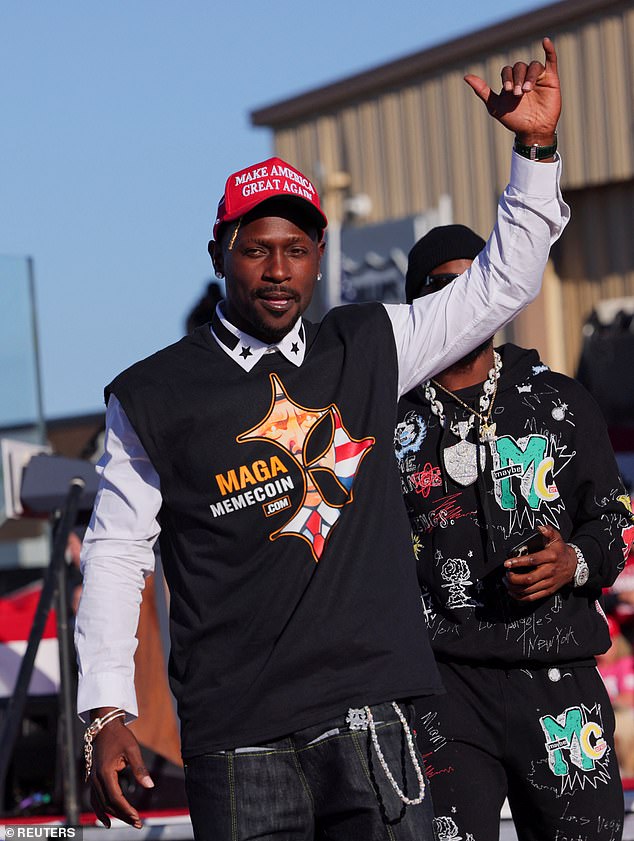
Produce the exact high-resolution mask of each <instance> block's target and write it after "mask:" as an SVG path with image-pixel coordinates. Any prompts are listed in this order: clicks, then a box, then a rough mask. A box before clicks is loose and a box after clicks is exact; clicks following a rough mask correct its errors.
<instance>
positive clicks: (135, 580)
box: [75, 153, 569, 718]
mask: <svg viewBox="0 0 634 841" xmlns="http://www.w3.org/2000/svg"><path fill="white" fill-rule="evenodd" d="M560 171H561V164H560V161H559V159H558V160H556V161H555V162H554V163H534V162H531V161H527V160H525V159H524V158H522V157H520V156H518V155H516V154H515V153H513V158H512V165H511V176H510V180H509V185H508V186H507V188H506V190H505V192H504V194H503V196H502V197H501V199H500V203H499V205H498V216H497V221H496V225H495V228H494V230H493V233H492V234H491V237H490V238H489V241H488V242H487V245H486V247H485V249H484V251H483V252H482V253H481V254H480V255H478V257H477V258H476V259H475V260H474V262H473V264H472V265H471V267H470V268H469V270H468V271H467V272H465V274H464V275H463V276H461V277H460V278H458V279H457V280H456V281H455V282H453V283H451V284H450V285H449V286H447V287H445V289H442V290H440V291H438V292H436V293H434V294H433V295H429V296H425V297H424V298H419V299H417V300H416V301H414V303H413V304H412V305H411V306H410V305H405V304H403V305H385V309H386V311H387V314H388V316H389V319H390V321H391V324H392V328H393V332H394V339H395V343H396V350H397V359H398V370H399V395H402V394H404V393H405V392H407V391H409V390H410V389H411V388H412V387H414V386H415V385H417V384H418V383H419V382H422V381H423V380H425V379H428V378H429V377H430V376H433V375H434V374H435V373H437V372H438V371H440V370H443V369H444V368H446V367H448V366H449V365H451V364H452V363H453V362H456V361H458V360H459V359H461V358H462V357H463V356H464V355H465V354H466V353H468V352H469V351H470V350H472V349H473V348H474V347H476V346H477V345H479V344H481V343H482V342H483V341H485V340H486V339H488V338H490V337H491V336H492V335H493V334H494V333H495V332H496V330H498V329H499V328H500V327H502V326H503V325H504V324H506V323H507V322H508V321H510V320H511V319H512V318H513V317H514V316H515V315H516V314H517V313H518V312H519V311H520V310H521V309H522V308H523V307H524V306H526V304H527V303H529V302H530V301H531V300H532V299H533V298H534V297H535V296H536V295H537V293H538V292H539V287H540V284H541V277H542V274H543V271H544V268H545V265H546V261H547V259H548V253H549V250H550V246H551V245H552V243H553V242H554V241H555V240H556V239H557V238H558V237H559V236H560V234H561V232H562V230H563V229H564V227H565V225H566V224H567V222H568V219H569V209H568V207H567V205H566V204H565V203H564V201H563V199H562V196H561V192H560V189H559V178H560ZM221 320H222V326H223V328H224V333H225V336H226V335H228V336H230V337H233V339H232V341H228V342H227V341H226V340H225V341H223V340H222V338H221V337H219V336H218V335H217V334H216V333H214V337H215V338H216V340H217V341H218V344H219V345H220V346H221V347H222V348H223V350H225V351H226V352H227V353H228V354H229V355H230V356H231V357H232V358H233V359H234V361H235V362H236V364H238V365H240V366H241V367H243V368H244V369H245V370H250V369H251V368H252V367H253V366H254V365H256V364H257V362H258V361H259V359H260V358H261V356H262V355H263V354H264V353H270V352H279V353H282V354H283V355H284V356H285V357H286V358H287V359H289V360H290V361H291V362H292V363H293V364H295V365H301V364H302V362H303V358H304V352H305V347H304V343H303V332H302V325H301V319H299V320H298V322H297V323H296V324H295V326H294V328H293V330H292V331H291V332H290V333H289V334H288V335H287V336H285V337H284V338H283V339H282V340H281V341H280V342H279V343H278V344H277V345H273V346H267V345H264V344H263V343H262V342H259V341H258V340H257V339H255V338H253V337H251V336H248V335H247V334H244V333H242V332H241V331H239V330H238V329H237V328H235V327H234V326H233V325H232V324H230V323H229V322H227V321H226V320H225V319H224V318H222V319H221ZM242 347H248V348H249V350H250V353H249V354H248V355H244V356H243V355H241V353H240V349H241V348H242ZM297 349H299V352H298V350H297ZM98 470H99V471H100V474H101V483H100V488H99V492H98V494H97V499H96V501H95V508H94V511H93V516H92V520H91V523H90V526H89V528H88V530H87V532H86V536H85V539H84V544H83V550H82V572H83V575H84V588H83V593H82V598H81V603H80V606H79V611H78V614H77V619H76V626H75V644H76V647H77V655H78V665H79V690H78V710H79V713H80V715H81V716H82V718H86V714H87V712H88V711H89V710H91V709H94V708H96V707H102V706H113V707H120V708H122V709H125V710H126V711H127V713H128V716H129V717H130V718H133V717H135V716H136V715H137V713H138V709H137V703H136V696H135V691H134V660H133V656H134V651H135V649H136V645H137V641H136V638H135V634H136V629H137V623H138V615H139V605H140V602H141V592H142V589H143V583H144V578H145V576H146V575H148V574H149V573H151V572H152V570H153V568H154V552H153V545H154V543H155V541H156V539H157V537H158V534H159V531H160V527H159V524H158V519H157V518H158V513H159V510H160V508H161V503H162V497H161V488H160V481H159V477H158V474H157V472H156V470H155V468H154V466H153V465H152V464H151V462H150V460H149V458H148V456H147V454H146V452H145V450H144V449H143V447H142V445H141V443H140V441H139V438H138V436H137V434H136V432H135V431H134V429H133V427H132V425H131V424H130V422H129V420H128V418H127V417H126V414H125V412H124V410H123V408H122V406H121V404H120V403H119V401H118V400H117V399H116V397H114V395H112V396H111V397H110V400H109V402H108V408H107V412H106V436H105V452H104V455H103V457H102V459H101V461H100V462H99V465H98Z"/></svg>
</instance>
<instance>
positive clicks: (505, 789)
mask: <svg viewBox="0 0 634 841" xmlns="http://www.w3.org/2000/svg"><path fill="white" fill-rule="evenodd" d="M484 244H485V243H484V240H483V239H481V238H480V237H479V236H478V235H477V234H475V233H474V232H473V231H472V230H471V229H469V228H467V227H465V226H464V225H447V226H441V227H438V228H434V229H433V230H431V231H430V232H429V233H428V234H426V235H425V236H424V237H422V239H420V240H419V241H418V242H417V243H416V244H415V245H414V247H413V248H412V250H411V251H410V254H409V261H408V269H407V278H406V298H407V300H408V301H413V300H415V299H417V298H419V297H421V298H422V299H423V300H425V299H433V298H434V297H435V296H436V295H438V294H439V290H444V289H446V288H447V287H448V286H449V287H453V289H454V292H455V294H460V293H461V288H460V287H461V282H462V279H461V275H462V273H463V272H464V271H465V270H466V269H467V268H468V267H469V266H470V265H471V264H472V262H473V260H474V259H476V258H477V256H478V255H479V254H480V252H481V250H482V249H483V248H484ZM462 294H465V295H468V292H467V291H466V290H465V291H464V292H463V293H462ZM399 419H400V423H399V425H398V426H397V429H396V435H395V447H396V454H397V457H398V461H399V466H400V471H401V481H402V487H403V492H404V498H405V501H406V505H407V508H408V512H409V516H410V522H411V526H412V531H413V537H414V549H415V554H416V556H417V562H418V574H419V580H420V585H421V590H422V598H423V608H424V613H425V617H426V619H427V624H428V627H429V632H430V638H431V643H432V648H433V651H434V654H435V655H436V658H437V661H438V666H439V670H440V674H441V677H442V680H443V683H444V685H445V688H446V690H447V695H445V696H438V697H429V698H420V699H418V700H417V701H416V713H417V716H416V729H417V734H418V743H419V747H420V748H421V752H422V753H423V756H424V757H425V760H426V768H427V773H428V776H429V779H430V785H431V791H432V796H433V801H434V809H435V812H436V815H437V820H438V821H439V822H441V823H442V825H443V826H444V827H445V828H451V830H452V831H455V835H456V836H457V835H459V836H460V837H462V838H473V839H476V841H488V839H492V838H497V837H498V835H499V823H500V810H501V807H502V804H503V802H504V799H505V797H508V801H509V804H510V807H511V812H512V814H513V819H514V823H515V827H516V830H517V834H518V838H519V839H520V841H556V839H561V838H563V837H570V828H571V826H583V825H584V821H586V820H588V821H590V820H592V822H593V824H595V830H596V831H595V832H593V835H592V837H593V839H604V841H614V839H615V838H616V837H617V834H618V837H620V831H621V830H622V826H623V792H622V787H621V780H620V778H619V769H618V763H617V761H616V757H615V753H614V719H613V714H612V709H611V707H610V701H609V698H608V696H607V694H606V691H605V687H604V686H603V683H602V682H601V678H600V677H599V676H598V674H597V670H596V668H594V667H595V656H596V655H597V654H600V653H602V652H604V651H605V650H606V649H607V648H608V646H609V644H610V643H609V633H608V626H607V623H606V619H605V616H604V614H603V612H602V610H601V608H600V606H599V604H598V599H599V597H600V595H601V589H602V587H605V586H606V585H608V584H610V583H611V582H612V581H614V579H615V578H616V576H617V574H618V572H619V570H620V569H622V568H623V564H624V541H623V537H624V534H625V532H626V531H627V529H628V528H630V527H631V526H632V517H631V509H629V508H628V506H627V505H626V504H625V500H626V497H625V492H624V488H623V485H622V483H621V480H620V476H619V472H618V469H617V465H616V462H615V459H614V454H613V453H612V449H611V446H610V442H609V438H608V435H607V429H606V425H605V422H604V421H603V418H602V417H601V414H600V412H599V409H598V407H597V406H596V404H595V403H594V401H593V400H592V398H591V397H590V395H589V394H588V393H587V392H586V391H585V389H584V388H583V387H582V386H581V385H579V384H578V383H577V382H576V381H574V380H572V379H570V378H569V377H565V376H563V375H561V374H556V373H554V372H551V371H550V370H549V368H548V366H546V365H545V364H544V363H543V362H542V361H541V360H540V358H539V356H538V354H537V352H536V351H534V350H526V349H524V348H520V347H516V346H515V345H512V344H510V343H507V344H505V345H502V346H501V347H498V348H494V346H493V339H491V338H487V339H486V340H485V341H484V342H483V343H482V344H480V345H479V346H478V347H476V349H475V350H474V351H472V352H471V353H469V354H467V355H466V356H465V357H464V358H462V359H461V360H459V361H458V362H456V363H454V364H453V365H451V366H450V367H448V368H446V369H445V370H443V371H442V372H440V373H439V374H438V375H436V377H434V378H432V379H429V380H427V381H426V382H424V383H422V384H421V385H419V386H417V387H416V388H415V389H414V390H413V391H411V392H410V393H409V394H406V395H405V396H404V397H403V398H402V399H401V401H400V403H399ZM515 556H517V557H515ZM447 837H454V836H449V835H448V836H447ZM575 837H576V832H575Z"/></svg>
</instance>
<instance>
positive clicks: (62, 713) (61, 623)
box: [55, 521, 79, 826]
mask: <svg viewBox="0 0 634 841" xmlns="http://www.w3.org/2000/svg"><path fill="white" fill-rule="evenodd" d="M60 525H61V524H60ZM73 525H74V521H73V523H71V524H70V527H69V531H70V528H72V526H73ZM67 542H68V532H66V541H65V543H64V546H66V543H67ZM56 596H57V598H56V600H55V607H56V611H57V646H58V651H59V673H60V708H59V724H60V730H61V740H60V745H61V752H60V753H61V766H62V784H63V791H64V814H65V815H66V825H67V826H79V798H78V786H77V744H76V739H75V728H74V727H73V720H74V714H75V703H74V696H75V691H74V690H75V673H74V670H73V666H72V660H71V651H72V649H71V645H72V635H71V630H70V628H69V624H68V619H69V604H68V574H67V568H66V559H65V558H64V559H63V560H62V563H60V564H59V566H58V575H57V592H56Z"/></svg>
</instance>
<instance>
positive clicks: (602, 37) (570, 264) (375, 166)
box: [251, 0, 634, 373]
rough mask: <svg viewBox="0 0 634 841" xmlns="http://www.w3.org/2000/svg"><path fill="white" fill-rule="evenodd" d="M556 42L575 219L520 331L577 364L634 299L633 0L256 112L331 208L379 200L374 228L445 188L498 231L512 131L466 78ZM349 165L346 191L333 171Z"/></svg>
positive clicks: (441, 51)
mask: <svg viewBox="0 0 634 841" xmlns="http://www.w3.org/2000/svg"><path fill="white" fill-rule="evenodd" d="M543 35H549V36H550V37H551V38H553V40H554V42H555V46H556V48H557V52H558V57H559V70H560V76H561V81H562V89H563V96H564V109H563V113H562V117H561V121H560V124H559V143H560V150H561V151H562V154H563V157H564V181H563V187H564V191H565V195H566V198H567V200H568V202H569V203H570V205H571V206H572V211H573V221H572V222H571V224H570V226H569V227H568V229H567V231H566V233H565V235H564V237H563V239H562V240H561V241H560V243H558V245H557V246H556V248H555V249H554V251H553V255H552V256H553V259H552V261H551V264H550V266H549V269H548V271H547V273H546V277H545V279H544V291H543V293H542V295H540V297H539V299H538V300H537V301H536V302H535V303H534V304H532V305H531V307H530V308H529V309H528V310H527V311H526V312H525V313H523V314H522V315H521V316H520V317H519V318H518V319H517V320H516V322H515V324H514V325H513V326H512V328H510V330H509V333H508V335H509V337H510V338H512V339H514V340H515V341H518V342H519V343H522V344H528V345H533V346H536V347H538V348H539V349H540V351H541V352H542V354H543V356H544V358H545V359H546V360H547V361H548V362H549V363H550V364H551V365H552V366H554V367H557V368H558V369H559V370H563V371H566V372H567V373H573V372H574V370H575V367H576V362H577V359H578V357H579V351H580V346H581V326H582V324H583V322H584V320H585V318H586V317H587V316H588V314H589V313H590V311H591V310H592V309H593V307H594V306H595V305H596V304H597V303H598V302H599V301H600V300H603V299H606V298H618V297H623V296H632V295H634V235H633V232H632V222H633V220H634V143H633V120H634V116H633V115H634V107H633V106H634V57H633V56H634V3H633V2H632V0H563V2H559V3H555V4H553V5H550V6H545V7H542V8H541V9H538V10H536V11H534V12H532V13H530V14H525V15H522V16H520V17H515V18H513V19H510V20H507V21H505V22H503V23H501V24H499V25H496V26H493V27H489V28H487V29H483V30H480V31H477V32H474V33H472V34H470V35H467V36H465V37H461V38H458V39H456V40H453V41H449V42H447V43H444V44H441V45H438V46H436V47H433V48H431V49H427V50H424V51H422V52H418V53H415V54H413V55H409V56H406V57H404V58H402V59H399V60H396V61H393V62H390V63H388V64H384V65H382V66H379V67H376V68H373V69H370V70H368V71H366V72H363V73H359V74H357V75H354V76H351V77H349V78H346V79H343V80H341V81H338V82H335V83H334V84H330V85H327V86H325V87H321V88H318V89H315V90H312V91H309V92H307V93H305V94H302V95H300V96H296V97H293V98H291V99H287V100H285V101H283V102H278V103H275V104H273V105H270V106H268V107H265V108H261V109H259V110H257V111H255V112H253V113H252V115H251V118H252V122H253V124H254V125H257V126H268V127H270V128H272V129H273V132H274V146H275V151H276V154H279V155H280V156H281V157H283V158H286V159H287V160H289V161H291V162H293V163H295V164H296V165H297V166H299V167H300V168H301V169H302V170H304V171H305V172H306V173H307V174H308V175H309V176H310V177H312V178H314V179H315V180H316V181H317V183H321V185H322V192H323V191H324V186H325V188H326V189H325V193H326V195H325V201H326V204H327V211H328V212H329V213H331V214H336V215H340V214H341V206H342V205H341V202H342V200H343V198H345V196H346V195H353V194H357V193H367V194H369V196H370V197H371V199H372V211H371V214H370V216H369V217H368V218H367V220H365V221H367V222H368V223H377V222H381V221H384V220H391V219H396V218H400V217H405V216H408V215H412V214H418V213H421V212H425V211H426V210H428V209H430V208H434V207H436V206H437V205H438V204H439V201H440V200H441V197H442V196H443V194H448V195H449V196H450V197H451V200H452V207H453V219H454V221H456V222H463V223H465V224H467V225H470V226H471V227H473V228H474V229H475V230H477V231H478V232H480V233H482V234H483V235H485V236H486V235H487V234H488V232H489V231H490V229H491V226H492V224H493V220H494V213H495V206H496V202H497V197H498V195H499V193H500V192H501V190H503V188H504V186H505V184H506V180H507V174H508V166H509V159H510V150H511V145H512V137H511V135H510V134H509V133H508V132H507V131H506V130H505V129H504V128H503V127H502V126H500V125H499V124H497V123H496V122H495V121H494V120H492V119H491V118H490V117H489V116H488V115H487V113H486V111H485V109H484V107H483V106H482V103H480V101H479V100H478V99H477V98H476V97H475V96H474V94H473V92H472V91H471V89H470V88H469V87H468V86H467V85H466V84H465V82H464V81H463V76H464V75H465V74H466V73H476V74H477V75H479V76H481V77H482V78H484V79H486V80H487V81H489V82H490V83H491V85H492V87H496V86H497V84H498V83H499V78H500V77H499V72H500V69H501V68H502V66H503V65H504V64H513V63H514V62H515V61H516V60H518V59H526V58H540V59H542V58H543V50H542V48H541V38H542V36H543ZM341 171H343V172H346V173H349V175H350V184H349V187H348V188H347V190H348V192H347V193H345V192H343V191H342V190H341V189H337V190H329V189H328V176H329V175H330V174H332V173H340V172H341Z"/></svg>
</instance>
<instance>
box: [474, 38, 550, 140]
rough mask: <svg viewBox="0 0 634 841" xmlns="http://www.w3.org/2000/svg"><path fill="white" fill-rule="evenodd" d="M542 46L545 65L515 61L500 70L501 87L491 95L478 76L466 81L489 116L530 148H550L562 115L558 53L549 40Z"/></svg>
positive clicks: (544, 40) (537, 62) (545, 40)
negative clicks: (534, 145) (533, 146)
mask: <svg viewBox="0 0 634 841" xmlns="http://www.w3.org/2000/svg"><path fill="white" fill-rule="evenodd" d="M542 46H543V48H544V53H545V59H544V60H545V64H542V63H541V62H539V61H531V62H530V64H527V63H526V62H524V61H518V62H516V63H515V64H514V65H513V67H511V66H510V65H506V67H503V68H502V88H501V90H500V93H494V92H493V91H492V90H491V88H490V87H489V85H487V83H486V82H485V81H484V80H483V79H481V78H480V77H479V76H474V75H472V74H469V75H467V76H465V77H464V78H465V82H466V83H467V84H468V85H469V86H470V87H471V88H472V89H473V90H474V91H475V93H476V94H477V96H478V97H479V98H480V99H481V100H482V101H483V102H484V104H485V105H486V108H487V111H488V112H489V114H490V115H491V116H492V117H494V118H495V119H496V120H498V122H500V123H502V125H503V126H505V127H506V128H507V129H509V131H512V132H515V134H516V135H517V137H518V140H519V141H520V143H524V144H525V145H527V146H530V145H532V144H534V143H537V144H539V145H540V146H550V145H551V144H552V143H553V142H554V139H555V129H556V128H557V121H558V120H559V114H560V113H561V91H560V88H559V74H558V73H557V53H556V52H555V46H554V44H553V42H552V41H551V40H550V38H544V39H543V41H542Z"/></svg>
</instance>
